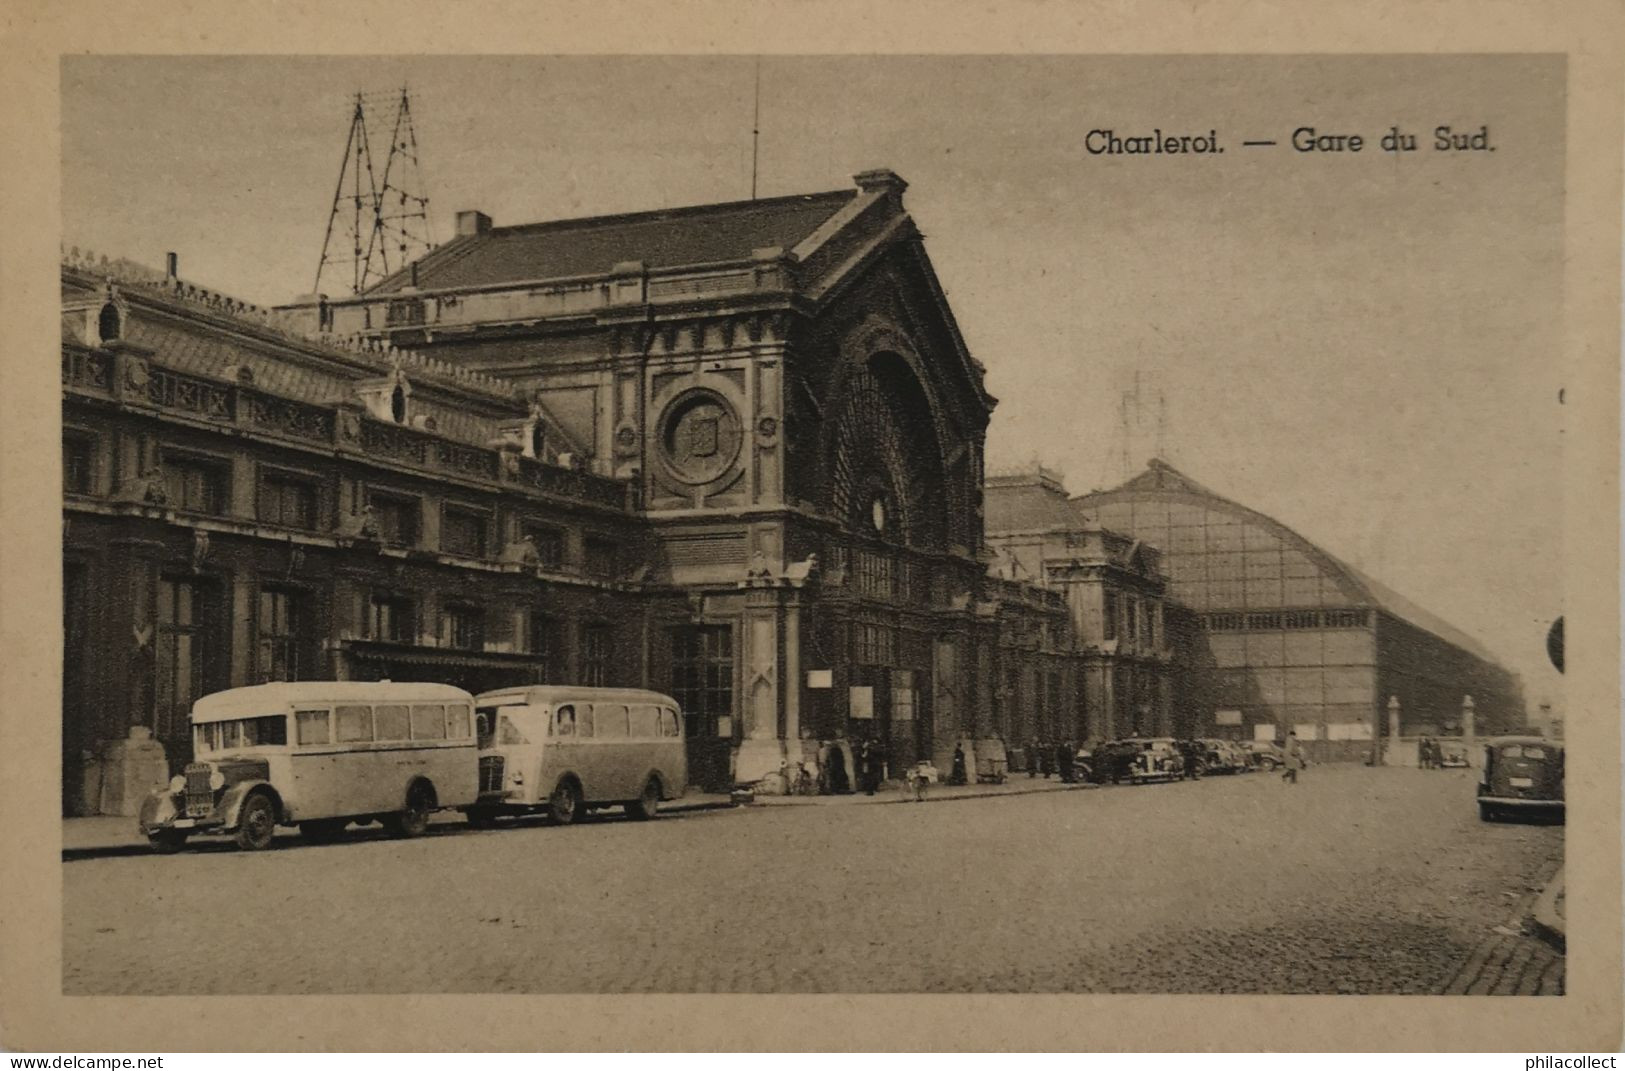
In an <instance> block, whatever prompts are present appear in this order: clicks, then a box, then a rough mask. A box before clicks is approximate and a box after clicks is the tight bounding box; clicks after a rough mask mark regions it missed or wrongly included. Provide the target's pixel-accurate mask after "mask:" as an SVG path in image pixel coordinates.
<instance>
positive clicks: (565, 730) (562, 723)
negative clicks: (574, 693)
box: [553, 703, 576, 736]
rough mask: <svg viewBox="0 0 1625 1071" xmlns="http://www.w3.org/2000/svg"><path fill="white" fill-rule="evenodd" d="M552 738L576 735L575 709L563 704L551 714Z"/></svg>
mask: <svg viewBox="0 0 1625 1071" xmlns="http://www.w3.org/2000/svg"><path fill="white" fill-rule="evenodd" d="M553 725H554V726H555V728H554V732H553V735H554V736H574V735H575V734H576V708H575V707H573V706H571V705H570V704H568V703H567V704H565V705H564V706H562V707H560V708H559V709H558V710H557V711H556V712H555V713H554V714H553Z"/></svg>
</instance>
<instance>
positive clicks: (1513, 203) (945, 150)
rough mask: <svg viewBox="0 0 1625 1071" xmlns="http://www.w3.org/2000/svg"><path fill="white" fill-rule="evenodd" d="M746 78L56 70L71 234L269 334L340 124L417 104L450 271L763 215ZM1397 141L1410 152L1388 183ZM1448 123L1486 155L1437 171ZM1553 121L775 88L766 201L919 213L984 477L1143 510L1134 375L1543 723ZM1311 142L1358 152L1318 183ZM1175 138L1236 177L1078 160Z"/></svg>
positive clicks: (1482, 109)
mask: <svg viewBox="0 0 1625 1071" xmlns="http://www.w3.org/2000/svg"><path fill="white" fill-rule="evenodd" d="M754 81H755V61H754V60H752V59H750V58H738V57H670V58H663V57H568V58H549V57H523V58H502V57H478V58H462V57H439V58H436V57H422V56H416V57H405V58H400V59H391V58H361V59H356V58H345V57H323V58H277V57H229V58H204V59H190V58H174V57H131V58H107V57H75V58H69V59H68V60H66V61H65V62H64V66H63V115H62V123H63V129H62V137H63V209H62V211H63V232H64V237H65V240H66V242H68V243H69V244H76V245H79V246H81V247H88V248H90V249H92V250H94V251H96V252H98V253H105V254H107V255H109V256H125V257H129V258H131V259H134V260H138V261H142V262H144V263H147V264H150V265H152V266H155V267H162V265H163V257H164V253H165V252H167V251H171V250H173V251H175V252H177V253H178V254H179V255H180V263H181V274H182V275H183V276H184V277H186V278H187V279H189V280H191V281H193V282H196V283H199V284H201V285H204V286H208V287H211V288H213V289H217V290H221V291H224V292H226V293H228V294H231V295H233V296H236V297H240V298H245V299H248V300H251V301H255V302H259V303H261V304H274V303H278V302H283V301H286V300H288V299H290V298H292V297H293V296H294V295H296V294H299V293H302V292H305V291H308V290H309V289H310V287H311V282H312V280H313V277H314V273H315V267H316V262H317V258H318V256H319V254H320V251H321V241H322V234H323V230H324V229H325V226H326V223H327V216H328V211H329V209H330V207H331V203H332V197H333V186H334V182H335V180H336V179H337V177H338V170H339V164H340V158H341V155H342V153H343V150H344V139H345V135H346V132H347V130H348V127H349V117H350V107H351V106H350V103H349V98H350V96H351V95H352V94H353V93H354V92H355V91H356V90H358V89H360V90H366V91H369V92H374V91H382V92H387V91H389V90H391V89H394V88H397V87H399V86H400V85H401V84H402V83H403V82H405V83H407V84H408V85H410V87H411V89H412V95H413V111H414V114H415V117H416V120H417V136H418V142H419V146H420V149H421V157H422V162H423V174H424V179H425V181H426V184H427V192H428V194H429V196H430V198H431V201H432V204H431V211H432V212H433V213H434V215H435V223H436V231H437V238H438V240H442V241H443V240H445V239H447V238H449V237H450V231H451V222H452V217H453V215H454V213H455V212H456V211H457V210H459V209H464V208H479V209H482V210H483V211H485V212H486V213H488V214H489V215H491V216H492V217H493V218H494V220H495V221H496V223H497V224H498V225H506V224H515V223H525V222H532V221H536V220H542V219H555V218H562V217H569V216H581V215H596V214H601V213H610V212H624V211H636V210H640V209H649V208H661V207H669V206H675V205H684V204H698V203H705V202H711V201H726V200H739V199H743V198H745V197H748V196H749V193H750V152H751V150H750V146H751V134H750V131H751V109H752V88H753V84H754ZM369 118H371V121H372V122H373V123H375V124H377V125H384V124H385V123H387V120H388V119H389V118H390V116H389V115H388V114H385V113H379V114H378V115H377V116H376V118H372V117H369ZM1396 124H1397V125H1398V126H1399V127H1400V128H1401V129H1402V130H1403V131H1404V132H1407V133H1411V134H1414V135H1416V137H1417V143H1418V146H1419V147H1418V151H1416V152H1414V153H1406V154H1402V155H1395V154H1390V153H1385V152H1383V151H1382V150H1381V148H1380V145H1379V139H1380V138H1381V136H1382V135H1383V134H1384V133H1386V132H1387V131H1388V129H1389V128H1390V127H1391V126H1394V125H1396ZM1440 124H1450V125H1452V126H1453V127H1455V128H1457V129H1458V130H1469V131H1477V130H1478V129H1479V128H1480V127H1481V126H1484V125H1488V127H1489V135H1490V142H1491V143H1492V144H1493V145H1494V146H1495V151H1493V152H1462V153H1445V152H1437V151H1435V150H1433V149H1432V147H1431V146H1432V142H1433V134H1432V132H1433V129H1434V128H1435V127H1436V126H1438V125H1440ZM1563 124H1564V66H1563V61H1562V58H1561V57H1555V56H1496V57H1467V56H1458V57H1439V56H1420V57H1381V58H1367V57H1335V58H1333V57H1122V56H1119V57H1111V58H1105V57H1087V56H1078V57H1070V56H1069V57H919V58H916V57H890V58H875V57H838V58H832V57H769V58H767V59H765V60H763V61H762V66H761V150H760V192H761V194H762V195H763V196H772V195H776V194H785V193H798V192H810V191H817V190H827V189H839V188H843V187H846V186H849V185H850V183H851V176H852V175H853V174H855V173H856V172H858V171H861V170H864V169H867V168H871V167H890V168H892V169H893V170H895V171H897V172H898V173H899V174H901V175H902V176H903V177H904V178H905V179H907V180H908V181H909V183H910V188H909V190H908V193H907V194H906V196H905V204H906V206H907V207H908V209H909V211H910V212H911V213H912V214H913V216H914V218H915V220H916V221H917V222H918V224H919V227H920V229H921V231H922V232H923V233H924V234H925V236H926V250H927V252H928V253H929V255H930V257H931V259H932V262H933V263H934V264H935V266H936V269H937V273H938V275H939V276H940V277H941V280H942V282H943V285H944V288H945V289H946V291H947V294H948V299H949V302H950V304H951V305H952V307H953V310H954V313H955V315H956V317H957V318H958V321H959V325H960V328H961V330H962V331H963V333H964V335H965V339H966V341H967V343H968V344H969V346H970V349H971V351H972V353H973V354H975V355H976V356H977V357H978V358H979V359H980V360H981V361H982V362H983V363H984V364H985V365H986V366H987V368H988V377H987V385H988V389H989V390H990V391H991V392H992V393H993V394H995V395H996V396H998V397H999V399H1000V404H999V407H998V409H997V410H996V412H995V414H994V418H993V425H992V428H991V430H990V433H989V440H988V451H987V453H988V465H989V469H990V470H996V469H999V468H1006V467H1011V466H1015V465H1019V464H1022V463H1025V462H1028V461H1030V460H1032V459H1033V458H1035V457H1036V458H1038V459H1040V460H1042V461H1043V462H1044V463H1045V464H1046V465H1049V466H1051V467H1054V468H1057V469H1059V470H1061V471H1062V472H1063V473H1064V474H1065V476H1066V481H1067V486H1068V488H1069V490H1071V491H1072V492H1073V493H1075V494H1077V493H1082V492H1085V491H1088V490H1089V489H1090V488H1092V487H1096V486H1106V485H1110V484H1114V483H1116V482H1118V481H1119V480H1120V479H1121V478H1122V476H1123V475H1124V472H1123V469H1122V464H1121V458H1122V456H1123V454H1124V449H1123V442H1122V440H1123V436H1122V433H1121V420H1120V416H1119V407H1120V400H1121V395H1122V391H1123V389H1124V388H1125V387H1126V386H1127V385H1128V384H1129V383H1130V382H1131V381H1132V377H1133V374H1134V372H1135V371H1136V370H1138V371H1140V372H1141V373H1142V377H1141V378H1142V387H1143V392H1144V393H1145V395H1146V396H1147V397H1148V398H1149V397H1150V396H1151V395H1152V393H1153V392H1155V391H1160V393H1161V395H1162V396H1163V397H1164V398H1165V400H1166V406H1165V417H1164V420H1163V424H1164V431H1163V433H1162V436H1161V439H1162V447H1163V453H1164V454H1165V456H1167V458H1168V459H1169V460H1170V461H1171V462H1172V463H1173V464H1174V465H1175V466H1177V467H1179V468H1180V469H1182V470H1183V471H1185V472H1186V473H1187V474H1189V475H1190V476H1191V477H1193V478H1194V479H1196V480H1198V481H1200V482H1202V483H1204V484H1206V485H1207V486H1209V487H1211V488H1213V489H1214V490H1215V491H1217V492H1219V493H1220V494H1223V495H1225V496H1227V497H1230V498H1233V499H1235V500H1237V501H1239V502H1241V503H1243V504H1245V505H1247V506H1250V507H1252V508H1254V509H1258V510H1260V511H1262V512H1264V513H1266V514H1269V515H1271V516H1274V517H1275V518H1277V519H1278V520H1280V521H1282V522H1283V523H1285V524H1287V525H1289V526H1290V527H1292V528H1295V529H1296V530H1298V531H1299V532H1300V533H1302V534H1303V535H1305V536H1307V537H1308V538H1310V539H1311V540H1313V541H1315V542H1317V543H1320V544H1322V545H1323V546H1325V547H1326V549H1327V550H1329V551H1331V552H1332V553H1334V554H1336V555H1338V556H1340V557H1343V558H1345V559H1347V560H1349V561H1352V562H1353V563H1355V564H1357V565H1360V566H1361V567H1363V568H1365V569H1366V570H1367V571H1369V572H1371V573H1373V574H1374V575H1376V576H1377V577H1379V578H1380V579H1382V580H1384V581H1385V582H1386V583H1388V584H1389V585H1390V586H1391V587H1394V588H1396V589H1397V590H1399V591H1400V592H1402V593H1404V594H1405V595H1406V596H1408V597H1409V598H1411V599H1412V600H1414V601H1416V602H1419V603H1421V604H1422V605H1424V606H1426V607H1428V608H1429V609H1431V610H1433V611H1434V612H1435V613H1438V614H1440V615H1441V616H1443V617H1445V618H1447V619H1448V620H1450V621H1451V622H1453V623H1454V624H1456V625H1457V626H1458V627H1461V628H1463V629H1465V630H1466V631H1468V632H1470V633H1472V634H1474V635H1476V636H1478V637H1479V638H1481V639H1482V640H1483V641H1484V642H1485V643H1486V644H1487V645H1488V646H1489V647H1490V648H1491V649H1492V650H1494V651H1495V652H1497V653H1498V654H1499V655H1500V656H1501V657H1502V659H1503V660H1504V661H1505V662H1506V664H1507V665H1508V666H1509V667H1511V668H1513V669H1515V670H1517V671H1519V672H1520V673H1521V674H1522V675H1523V677H1524V681H1525V685H1526V688H1527V690H1528V693H1529V698H1530V702H1531V708H1533V704H1534V703H1535V702H1537V701H1539V700H1540V699H1541V698H1543V697H1550V698H1554V699H1555V698H1557V697H1558V696H1559V695H1560V681H1561V678H1560V677H1558V675H1557V674H1556V673H1555V672H1553V671H1552V670H1551V669H1550V667H1549V666H1548V664H1547V662H1546V658H1545V651H1544V636H1545V631H1546V627H1547V625H1548V624H1549V623H1550V621H1551V620H1552V619H1553V618H1554V617H1555V616H1557V615H1558V614H1560V613H1562V591H1561V572H1560V570H1561V563H1562V560H1563V554H1562V546H1563V533H1562V530H1561V515H1562V501H1561V489H1560V480H1559V474H1560V471H1561V463H1562V455H1561V431H1560V428H1561V409H1560V407H1559V404H1558V400H1557V395H1558V390H1559V388H1560V387H1561V386H1562V381H1561V370H1560V338H1561V327H1562V324H1561V312H1562V285H1561V279H1562V276H1561V266H1562V244H1561V243H1562V215H1563V201H1562V194H1563V151H1564V145H1563ZM1305 125H1313V126H1315V127H1317V128H1318V129H1319V130H1321V131H1324V132H1335V133H1359V134H1362V135H1364V137H1365V138H1366V141H1367V144H1366V147H1365V149H1364V150H1363V151H1362V152H1361V153H1359V154H1352V155H1351V154H1341V155H1328V154H1303V153H1298V152H1295V151H1293V149H1292V148H1291V147H1290V145H1289V140H1290V138H1291V135H1292V131H1293V130H1294V128H1296V127H1299V126H1305ZM1159 127H1160V128H1161V129H1162V130H1163V131H1164V132H1165V133H1187V134H1205V133H1207V132H1208V131H1209V130H1217V131H1218V139H1219V143H1220V144H1222V145H1223V146H1224V147H1225V152H1224V153H1223V154H1222V155H1210V156H1170V155H1162V156H1105V155H1099V156H1096V155H1090V154H1089V153H1088V152H1086V151H1085V147H1084V146H1085V137H1086V135H1087V134H1088V132H1089V131H1090V130H1092V129H1106V128H1109V129H1112V130H1115V131H1116V132H1117V133H1118V134H1119V135H1120V136H1122V135H1127V134H1135V135H1149V134H1150V133H1151V131H1152V130H1153V129H1154V128H1159ZM1267 139H1274V140H1276V141H1277V142H1278V143H1279V144H1277V145H1276V146H1275V147H1272V148H1271V147H1257V148H1249V147H1244V146H1242V144H1241V142H1242V141H1243V140H1267ZM379 162H380V163H381V162H382V156H381V155H380V157H379ZM330 289H331V288H330ZM1146 415H1147V423H1148V425H1154V424H1155V422H1156V421H1155V412H1154V406H1148V407H1147V413H1146ZM1155 449H1156V436H1155V435H1153V434H1146V435H1139V436H1135V437H1134V441H1133V442H1132V443H1131V444H1130V445H1129V448H1128V454H1129V466H1130V468H1131V469H1134V470H1138V468H1139V467H1140V466H1141V465H1143V463H1144V461H1145V460H1146V459H1147V457H1149V456H1150V453H1151V452H1152V451H1153V450H1155Z"/></svg>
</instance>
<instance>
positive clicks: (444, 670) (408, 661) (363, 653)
mask: <svg viewBox="0 0 1625 1071" xmlns="http://www.w3.org/2000/svg"><path fill="white" fill-rule="evenodd" d="M339 650H340V652H341V653H342V654H344V655H345V656H346V657H347V658H348V659H350V660H351V662H352V667H351V668H352V669H353V670H354V675H355V676H357V677H361V678H381V677H389V678H391V679H394V680H403V679H411V680H421V681H436V682H439V683H442V684H451V685H455V686H457V687H459V688H463V689H465V690H467V691H470V692H484V691H489V690H491V689H493V688H507V687H511V686H513V685H516V684H536V683H540V682H541V681H542V680H543V679H544V676H545V668H546V665H547V657H546V656H545V655H541V654H514V653H511V652H506V651H457V650H448V649H446V648H444V647H420V646H418V645H417V644H411V643H386V642H382V641H379V640H345V641H342V642H341V643H340V644H339Z"/></svg>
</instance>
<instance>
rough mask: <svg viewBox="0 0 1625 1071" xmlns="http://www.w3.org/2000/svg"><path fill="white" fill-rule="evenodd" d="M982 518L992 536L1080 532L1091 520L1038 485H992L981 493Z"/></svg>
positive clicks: (1066, 501)
mask: <svg viewBox="0 0 1625 1071" xmlns="http://www.w3.org/2000/svg"><path fill="white" fill-rule="evenodd" d="M982 514H983V517H984V518H985V525H984V526H985V528H986V530H987V531H988V532H989V533H999V532H1030V531H1034V530H1042V529H1048V528H1078V527H1080V526H1085V525H1087V524H1088V518H1086V517H1084V516H1083V515H1081V514H1080V513H1079V512H1078V510H1077V509H1076V508H1075V507H1074V506H1073V505H1072V503H1071V502H1069V501H1068V500H1067V498H1066V497H1065V496H1064V495H1057V494H1055V493H1054V492H1052V491H1049V490H1047V489H1045V488H1044V487H1042V486H1040V485H1039V484H1037V483H1027V484H1016V485H1008V484H1007V485H1000V484H997V483H994V482H992V481H989V482H988V483H987V485H986V486H985V487H984V488H983V490H982Z"/></svg>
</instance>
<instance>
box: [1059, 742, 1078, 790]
mask: <svg viewBox="0 0 1625 1071" xmlns="http://www.w3.org/2000/svg"><path fill="white" fill-rule="evenodd" d="M1073 756H1074V752H1073V745H1072V743H1071V741H1068V740H1063V741H1061V742H1060V743H1059V744H1056V745H1055V768H1056V769H1057V770H1059V771H1060V774H1061V781H1062V783H1063V784H1068V785H1070V784H1071V783H1072V782H1074V781H1076V780H1077V777H1076V776H1075V775H1074V773H1073V765H1072V759H1073Z"/></svg>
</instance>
